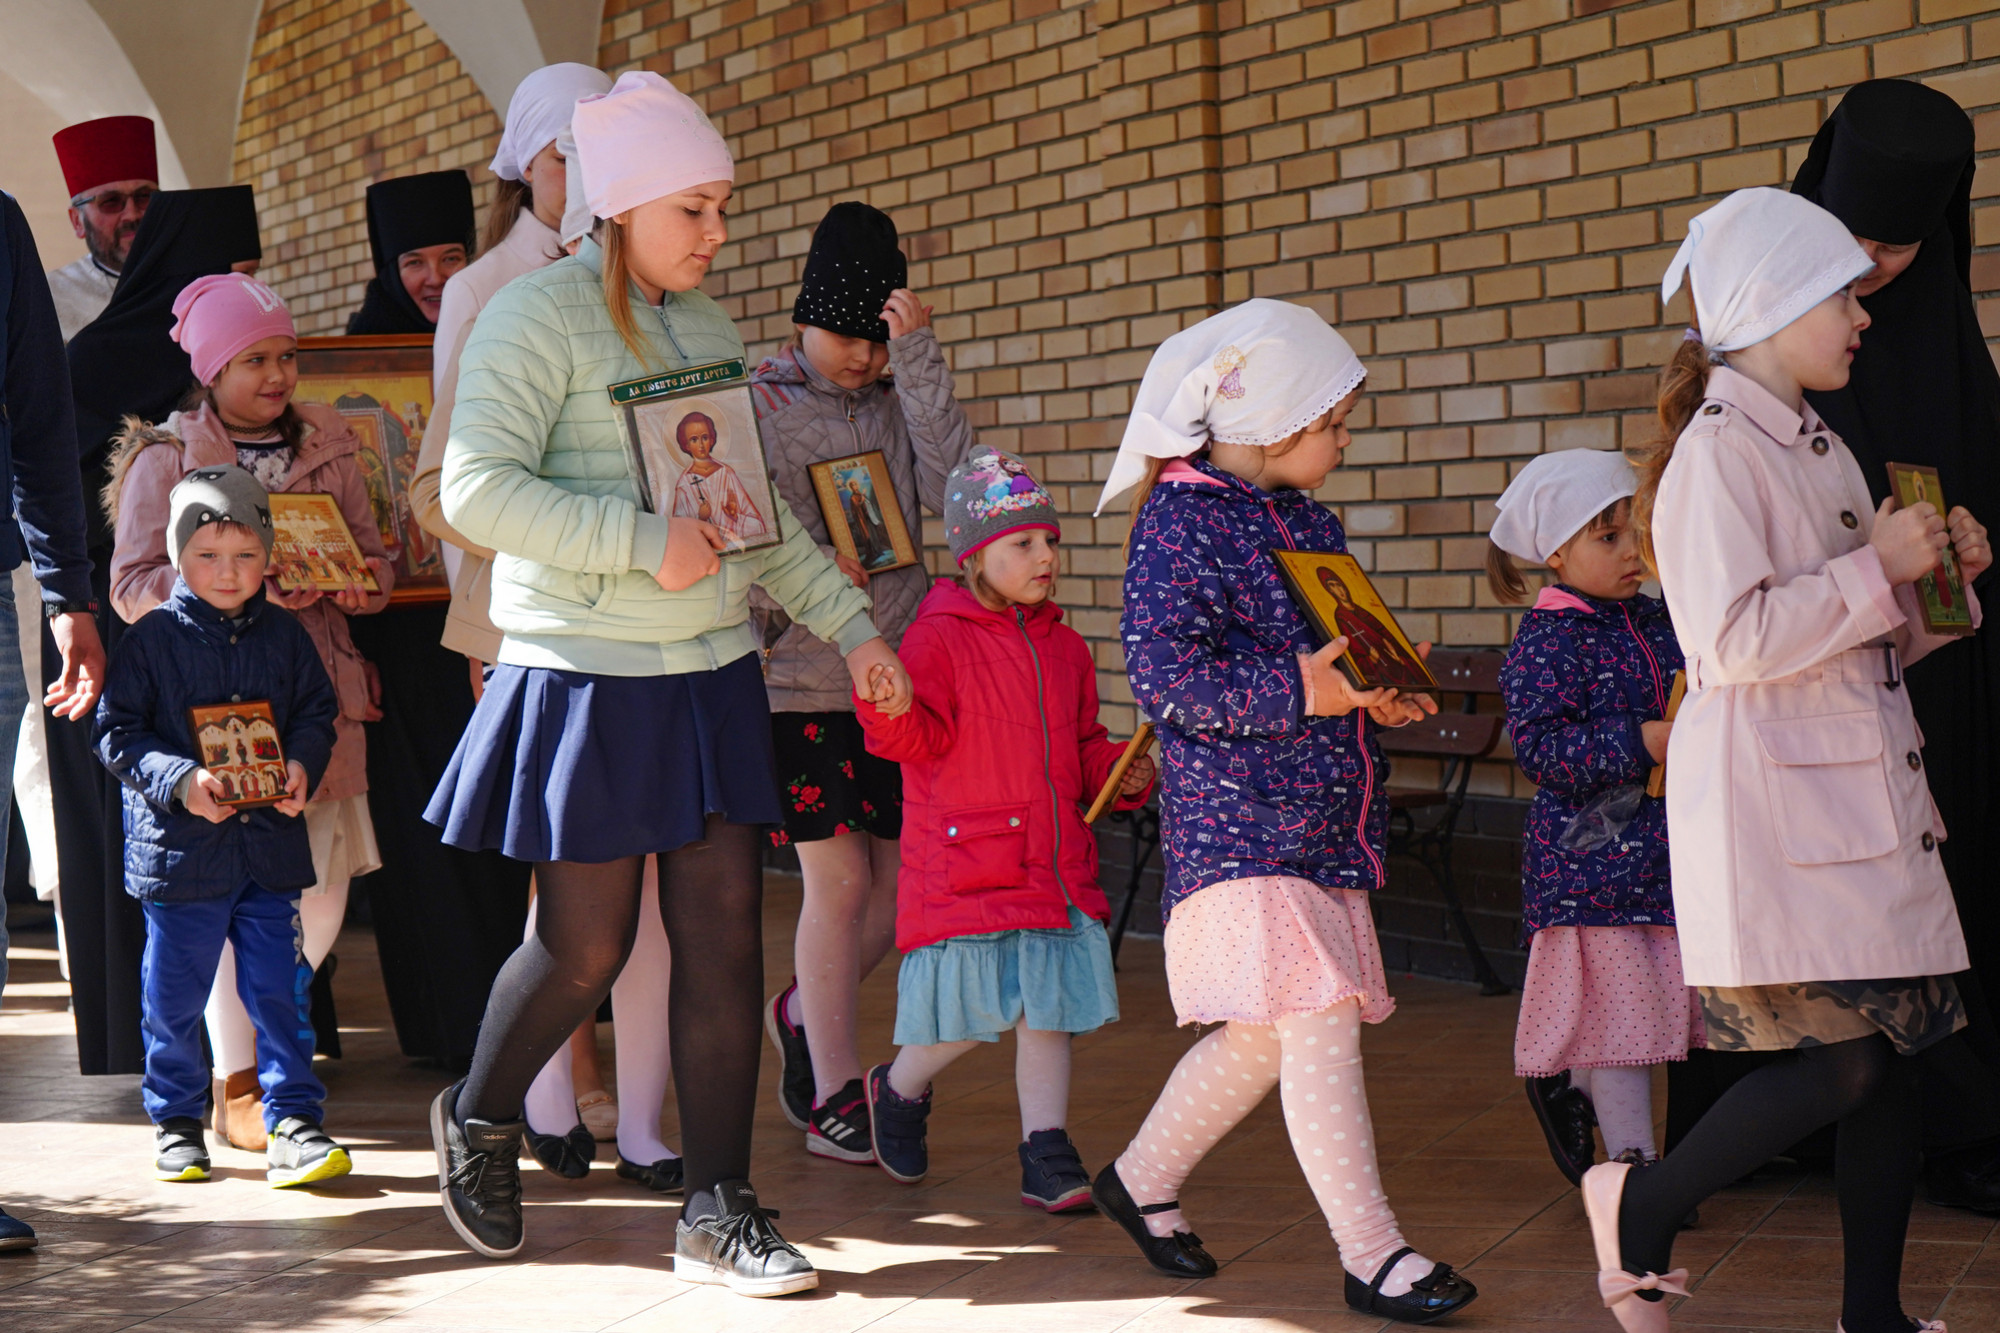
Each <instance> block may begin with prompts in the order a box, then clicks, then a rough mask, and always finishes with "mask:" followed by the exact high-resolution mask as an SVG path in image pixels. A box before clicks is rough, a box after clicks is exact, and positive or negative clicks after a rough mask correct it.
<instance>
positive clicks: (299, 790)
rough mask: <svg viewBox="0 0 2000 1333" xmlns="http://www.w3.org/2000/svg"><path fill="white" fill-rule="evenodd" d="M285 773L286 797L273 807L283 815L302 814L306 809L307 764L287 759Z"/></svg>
mask: <svg viewBox="0 0 2000 1333" xmlns="http://www.w3.org/2000/svg"><path fill="white" fill-rule="evenodd" d="M285 775H286V776H285V799H284V800H282V801H279V802H278V803H277V804H276V805H274V806H272V807H271V808H272V809H273V810H276V811H277V812H278V813H279V814H281V815H302V814H304V813H305V811H306V766H305V765H304V764H301V763H300V762H299V761H298V760H296V759H287V760H286V761H285Z"/></svg>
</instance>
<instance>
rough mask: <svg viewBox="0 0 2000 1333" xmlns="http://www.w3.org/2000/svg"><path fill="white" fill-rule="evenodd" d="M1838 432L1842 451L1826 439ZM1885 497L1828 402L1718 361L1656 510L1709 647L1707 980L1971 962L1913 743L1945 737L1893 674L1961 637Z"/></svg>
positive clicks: (1682, 801)
mask: <svg viewBox="0 0 2000 1333" xmlns="http://www.w3.org/2000/svg"><path fill="white" fill-rule="evenodd" d="M1716 408H1720V409H1721V410H1719V411H1718V410H1712V409H1716ZM1820 438H1824V439H1827V440H1829V441H1831V442H1832V443H1831V444H1830V446H1829V448H1830V453H1831V461H1832V462H1834V463H1836V464H1837V466H1835V467H1827V466H1825V465H1824V463H1822V462H1820V461H1819V460H1818V459H1817V458H1816V457H1815V455H1814V454H1813V452H1812V449H1811V447H1810V446H1811V444H1812V442H1813V441H1814V440H1815V439H1820ZM1874 512H1875V507H1874V505H1873V504H1872V503H1871V502H1870V498H1869V493H1868V484H1867V482H1866V481H1865V480H1864V479H1863V477H1862V475H1861V469H1860V467H1859V465H1858V464H1856V463H1855V461H1854V456H1853V455H1852V454H1851V453H1849V452H1848V451H1847V446H1846V445H1844V444H1842V443H1840V441H1839V438H1838V437H1837V436H1835V435H1833V434H1832V433H1831V432H1830V431H1828V430H1827V429H1826V427H1825V425H1824V424H1823V423H1822V422H1821V421H1820V420H1819V418H1818V417H1817V416H1816V415H1815V414H1814V413H1813V412H1812V410H1811V409H1810V407H1808V408H1807V409H1806V411H1805V414H1804V416H1801V415H1800V414H1799V413H1797V412H1794V411H1792V410H1791V409H1790V408H1789V407H1787V406H1785V405H1784V404H1783V403H1781V402H1779V401H1778V400H1777V399H1776V398H1774V397H1773V396H1772V395H1771V394H1770V393H1768V392H1766V391H1765V390H1764V389H1763V388H1762V387H1760V386H1759V385H1757V384H1756V383H1755V382H1754V381H1752V380H1750V379H1749V378H1747V377H1745V376H1743V375H1741V374H1738V373H1737V372H1736V371H1733V370H1731V369H1729V368H1728V367H1726V366H1718V367H1716V368H1715V369H1714V370H1712V371H1711V372H1710V373H1709V379H1708V403H1707V404H1706V405H1705V406H1704V407H1703V408H1702V409H1701V411H1699V412H1697V413H1696V414H1695V417H1694V419H1693V421H1692V422H1690V423H1689V425H1688V428H1687V429H1686V430H1684V431H1682V432H1681V436H1680V440H1679V442H1678V443H1677V444H1676V446H1675V448H1674V454H1673V459H1672V461H1671V462H1670V463H1668V465H1667V469H1666V473H1665V475H1664V476H1663V477H1662V478H1661V482H1660V489H1659V497H1658V501H1657V503H1656V507H1655V510H1654V515H1653V543H1654V548H1655V552H1656V554H1657V557H1658V561H1659V571H1660V584H1661V587H1662V588H1663V590H1664V591H1665V593H1666V600H1667V606H1668V609H1669V610H1670V611H1671V613H1672V615H1673V620H1674V632H1675V634H1676V636H1677V637H1678V638H1679V639H1680V642H1681V647H1682V649H1683V650H1684V651H1685V652H1686V654H1687V660H1688V661H1687V665H1688V695H1687V699H1686V701H1685V702H1684V703H1683V704H1682V706H1681V711H1680V714H1679V717H1678V719H1677V721H1676V722H1675V724H1674V730H1673V736H1672V738H1671V740H1670V741H1669V742H1668V747H1667V819H1668V824H1669V827H1671V828H1672V830H1673V837H1672V840H1671V843H1672V856H1673V875H1674V906H1675V910H1676V913H1677V916H1678V923H1679V927H1680V945H1681V959H1682V966H1683V969H1684V971H1685V973H1686V976H1687V981H1688V984H1689V985H1692V986H1762V985H1775V984H1778V983H1782V982H1796V981H1843V980H1858V979H1863V978H1872V977H1919V976H1930V975H1935V974H1938V973H1948V972H1957V971H1959V970H1961V969H1963V968H1964V967H1966V966H1967V959H1966V952H1965V939H1964V937H1963V935H1962V934H1961V933H1960V931H1959V925H1958V912H1957V909H1956V907H1955V906H1954V904H1953V902H1952V896H1951V886H1950V885H1949V884H1948V883H1947V882H1946V880H1945V875H1944V870H1943V867H1942V865H1941V863H1940V862H1939V859H1938V858H1937V857H1936V856H1935V855H1933V854H1932V852H1933V850H1934V849H1935V847H1936V845H1937V840H1938V839H1939V838H1941V837H1943V836H1944V832H1945V830H1944V826H1943V823H1942V821H1940V820H1939V818H1938V813H1937V807H1936V806H1935V805H1934V804H1933V803H1932V801H1931V795H1930V788H1929V786H1928V785H1927V784H1926V782H1925V774H1924V772H1923V770H1922V767H1921V765H1920V764H1919V765H1912V764H1910V763H1909V762H1908V756H1911V755H1913V754H1916V753H1917V752H1918V751H1919V750H1920V749H1921V748H1922V745H1923V742H1922V739H1921V737H1920V736H1919V735H1918V732H1917V723H1916V718H1915V717H1914V716H1913V715H1912V714H1911V712H1910V701H1909V695H1908V693H1907V691H1905V690H1903V689H1901V688H1892V681H1894V680H1895V679H1896V678H1897V677H1898V675H1899V671H1898V667H1897V664H1898V662H1900V663H1901V664H1903V665H1907V664H1908V663H1911V662H1914V661H1916V660H1917V659H1918V658H1920V657H1922V656H1923V655H1924V654H1926V653H1928V652H1930V651H1932V650H1933V649H1935V648H1938V647H1941V646H1943V645H1944V644H1946V643H1949V642H1950V640H1949V639H1946V638H1941V637H1935V636H1931V635H1926V634H1924V633H1923V631H1922V630H1921V628H1919V627H1920V626H1921V624H1922V620H1921V618H1920V617H1919V615H1918V614H1917V604H1916V598H1915V594H1914V592H1913V590H1912V589H1910V588H1909V587H1899V588H1893V589H1892V588H1891V587H1890V586H1889V583H1888V580H1887V579H1886V578H1884V577H1883V573H1882V563H1881V561H1880V560H1879V559H1878V558H1877V557H1876V554H1875V551H1874V548H1872V547H1870V546H1869V545H1868V536H1869V533H1870V531H1871V529H1872V528H1873V526H1874ZM1968 596H1969V597H1970V596H1971V594H1970V592H1969V590H1968ZM1972 611H1973V615H1974V617H1975V619H1976V618H1977V617H1978V616H1979V615H1980V610H1979V605H1978V602H1977V599H1976V598H1973V605H1972Z"/></svg>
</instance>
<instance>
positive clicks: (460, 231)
mask: <svg viewBox="0 0 2000 1333" xmlns="http://www.w3.org/2000/svg"><path fill="white" fill-rule="evenodd" d="M473 230H474V229H473V216H472V181H471V180H470V179H468V178H467V176H466V174H465V173H464V172H463V171H427V172H424V173H423V174H422V175H418V176H398V177H396V179H394V180H386V181H377V182H375V184H373V185H371V186H369V187H368V248H369V249H370V250H371V251H373V252H374V256H375V276H374V277H373V278H371V279H369V281H368V290H367V292H366V293H365V294H364V295H363V296H362V298H361V308H360V309H359V310H357V311H355V312H354V315H353V317H352V318H351V319H349V320H348V321H347V331H348V332H349V333H436V332H437V324H436V323H435V322H434V321H432V320H429V319H426V318H424V312H423V308H422V307H421V306H419V305H418V304H417V302H416V299H415V298H414V297H412V296H411V295H410V293H409V289H408V288H406V287H404V286H403V275H402V272H401V271H400V268H399V266H398V261H399V260H401V258H402V257H403V256H404V255H406V254H408V253H409V252H410V251H412V250H421V249H423V248H424V247H425V246H430V245H463V246H464V247H465V253H466V257H467V258H470V257H471V255H472V245H473Z"/></svg>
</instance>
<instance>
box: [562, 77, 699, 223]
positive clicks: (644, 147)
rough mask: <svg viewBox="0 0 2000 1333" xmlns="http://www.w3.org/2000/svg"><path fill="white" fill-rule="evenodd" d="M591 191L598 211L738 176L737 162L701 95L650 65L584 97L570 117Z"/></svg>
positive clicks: (609, 213) (587, 193)
mask: <svg viewBox="0 0 2000 1333" xmlns="http://www.w3.org/2000/svg"><path fill="white" fill-rule="evenodd" d="M570 132H571V133H572V134H573V135H574V136H575V137H576V160H577V166H578V169H579V170H580V171H581V172H582V173H583V193H584V197H585V198H586V199H588V200H589V201H590V211H591V212H592V213H593V214H595V215H596V216H598V217H601V218H608V217H614V216H616V215H617V214H619V213H623V212H625V211H626V210H627V209H631V208H637V207H638V206H639V205H640V204H646V203H651V202H652V201H653V200H655V199H658V198H661V197H663V196H665V195H669V194H676V193H678V192H680V191H682V190H685V189H688V188H690V187H692V186H696V185H702V184H705V183H707V182H708V181H729V182H731V183H732V184H733V183H734V182H735V180H736V160H735V159H734V158H732V157H731V156H730V155H729V147H728V145H727V144H725V143H723V142H722V136H721V135H720V134H718V133H716V130H715V126H713V125H711V124H709V123H708V117H707V116H706V115H703V114H702V110H701V108H700V107H699V106H696V105H695V102H694V99H693V98H691V97H689V96H688V95H687V94H686V93H684V92H682V91H681V90H680V89H678V88H676V87H674V85H672V84H671V83H668V82H667V81H666V80H665V79H663V78H661V77H660V76H659V75H657V74H654V73H652V72H651V71H649V70H633V71H630V72H628V73H625V74H620V75H619V76H618V82H616V83H614V84H612V85H611V91H610V92H608V93H600V94H599V95H597V96H595V97H585V98H581V99H579V100H578V102H577V104H576V110H575V112H574V113H573V114H572V117H571V120H570Z"/></svg>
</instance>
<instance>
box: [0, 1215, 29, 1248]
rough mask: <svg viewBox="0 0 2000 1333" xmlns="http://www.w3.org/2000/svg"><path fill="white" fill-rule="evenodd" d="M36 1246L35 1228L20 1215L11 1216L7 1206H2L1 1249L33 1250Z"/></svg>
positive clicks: (0, 1222)
mask: <svg viewBox="0 0 2000 1333" xmlns="http://www.w3.org/2000/svg"><path fill="white" fill-rule="evenodd" d="M34 1248H35V1229H34V1228H33V1227H31V1226H29V1225H28V1224H27V1223H26V1222H23V1221H22V1220H21V1219H20V1218H18V1217H9V1216H8V1215H7V1210H6V1209H5V1208H0V1250H32V1249H34Z"/></svg>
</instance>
